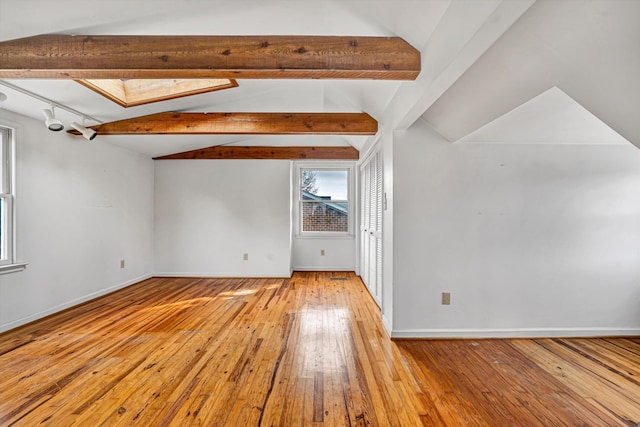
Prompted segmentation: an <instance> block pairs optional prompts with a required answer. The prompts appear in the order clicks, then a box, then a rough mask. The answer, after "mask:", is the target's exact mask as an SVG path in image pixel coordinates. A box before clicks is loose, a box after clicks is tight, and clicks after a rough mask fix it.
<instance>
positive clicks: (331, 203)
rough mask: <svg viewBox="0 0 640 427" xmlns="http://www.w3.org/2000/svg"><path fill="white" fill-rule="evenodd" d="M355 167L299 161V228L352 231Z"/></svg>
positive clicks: (303, 231) (303, 230) (315, 231)
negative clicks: (319, 164) (307, 163)
mask: <svg viewBox="0 0 640 427" xmlns="http://www.w3.org/2000/svg"><path fill="white" fill-rule="evenodd" d="M351 179H352V167H351V165H347V166H345V167H333V166H332V167H329V166H316V165H309V166H307V165H304V164H301V165H298V167H297V182H298V185H297V196H298V223H299V224H298V230H299V231H300V234H303V235H325V236H326V235H328V234H335V235H347V234H350V233H351V231H352V226H351V222H352V221H351V217H352V215H351V208H352V206H351V203H350V197H351V194H352V191H351Z"/></svg>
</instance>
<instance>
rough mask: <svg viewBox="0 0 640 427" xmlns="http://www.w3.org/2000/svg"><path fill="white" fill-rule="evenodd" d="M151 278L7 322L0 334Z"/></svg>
mask: <svg viewBox="0 0 640 427" xmlns="http://www.w3.org/2000/svg"><path fill="white" fill-rule="evenodd" d="M151 277H153V275H151V274H145V275H143V276H140V277H137V278H135V279H131V280H128V281H126V282H123V283H119V284H117V285H114V286H110V287H108V288H105V289H101V290H99V291H96V292H92V293H90V294H87V295H85V296H82V297H80V298H76V299H73V300H71V301H67V302H65V303H63V304H58V305H56V306H55V307H50V308H48V309H46V310H43V311H40V312H38V313H35V314H31V315H29V316H26V317H23V318H21V319H18V320H14V321H12V322H9V323H4V324H2V325H0V332H5V331H8V330H10V329H14V328H17V327H19V326H22V325H24V324H27V323H29V322H33V321H34V320H38V319H41V318H43V317H45V316H48V315H50V314H54V313H57V312H59V311H62V310H65V309H67V308H70V307H73V306H76V305H79V304H82V303H83V302H86V301H89V300H92V299H94V298H97V297H101V296H103V295H106V294H108V293H111V292H113V291H117V290H118V289H122V288H125V287H127V286H130V285H133V284H134V283H138V282H141V281H143V280H146V279H149V278H151Z"/></svg>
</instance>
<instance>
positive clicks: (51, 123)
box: [0, 0, 102, 141]
mask: <svg viewBox="0 0 640 427" xmlns="http://www.w3.org/2000/svg"><path fill="white" fill-rule="evenodd" d="M1 1H2V0H0V2H1ZM0 86H5V87H8V88H9V89H11V90H13V91H16V92H19V93H22V94H24V95H27V96H30V97H31V98H34V99H37V100H39V101H42V102H45V103H47V104H49V105H50V108H47V109H44V110H42V114H43V115H44V118H45V121H44V123H45V125H47V129H49V130H50V131H53V132H59V131H61V130H63V129H64V124H63V123H62V122H61V121H60V120H58V119H56V115H55V108H60V109H61V110H64V111H66V112H68V113H71V114H75V115H76V116H78V117H82V125H79V124H78V123H72V124H71V126H72V127H73V128H74V129H76V130H77V131H78V132H80V133H81V134H82V136H83V137H85V138H86V139H87V140H89V141H91V140H92V139H94V138H95V137H96V135H97V132H96V131H95V130H93V129H89V128H86V127H85V126H84V122H85V120H91V121H94V122H96V123H102V122H101V121H100V120H98V119H96V118H94V117H91V116H89V115H87V114H84V113H82V112H80V111H78V110H74V109H73V108H70V107H67V106H66V105H64V104H60V103H59V102H55V101H53V100H51V99H49V98H45V97H44V96H41V95H38V94H37V93H34V92H31V91H29V90H27V89H24V88H21V87H20V86H16V85H14V84H13V83H9V82H7V81H4V80H1V79H0ZM10 93H11V92H10ZM6 99H7V95H5V94H4V93H2V92H0V103H2V102H3V101H4V100H6Z"/></svg>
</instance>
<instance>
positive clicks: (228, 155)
mask: <svg viewBox="0 0 640 427" xmlns="http://www.w3.org/2000/svg"><path fill="white" fill-rule="evenodd" d="M359 155H360V153H359V152H358V150H356V149H355V148H353V147H349V146H344V147H260V146H250V147H236V146H222V145H217V146H214V147H208V148H201V149H199V150H191V151H185V152H183V153H176V154H169V155H167V156H160V157H155V158H154V160H184V159H191V160H192V159H208V160H222V159H236V160H238V159H274V160H275V159H277V160H300V159H307V160H308V159H312V160H317V159H322V160H358V158H359Z"/></svg>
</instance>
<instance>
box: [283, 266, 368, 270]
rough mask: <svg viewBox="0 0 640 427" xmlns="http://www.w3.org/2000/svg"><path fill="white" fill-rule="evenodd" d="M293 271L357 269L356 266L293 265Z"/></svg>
mask: <svg viewBox="0 0 640 427" xmlns="http://www.w3.org/2000/svg"><path fill="white" fill-rule="evenodd" d="M293 271H356V268H355V267H309V266H301V267H300V266H298V267H293Z"/></svg>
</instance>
